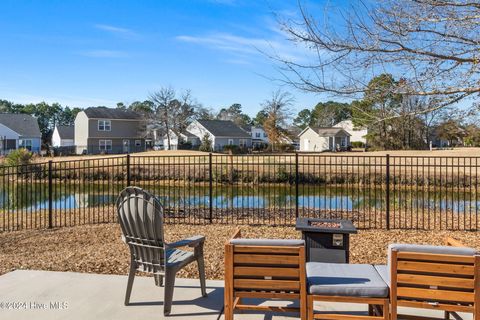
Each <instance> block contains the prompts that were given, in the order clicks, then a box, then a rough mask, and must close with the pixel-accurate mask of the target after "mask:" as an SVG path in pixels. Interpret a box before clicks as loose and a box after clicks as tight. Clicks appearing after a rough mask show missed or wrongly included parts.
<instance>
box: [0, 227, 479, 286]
mask: <svg viewBox="0 0 480 320" xmlns="http://www.w3.org/2000/svg"><path fill="white" fill-rule="evenodd" d="M235 228H236V226H233V225H218V224H215V225H181V224H178V225H167V226H166V228H165V231H166V238H167V241H170V242H172V241H176V240H179V239H182V238H185V237H188V236H192V235H196V234H203V235H206V238H207V240H206V247H205V260H206V273H207V278H208V279H222V277H223V249H224V248H223V246H224V244H225V241H226V240H227V239H228V238H229V236H230V235H231V234H232V233H233V231H234V230H235ZM241 230H242V234H243V236H245V237H265V238H290V239H291V238H299V237H300V233H299V232H297V231H296V230H295V228H294V227H267V226H241ZM447 236H452V237H454V238H456V239H458V240H460V241H462V242H463V243H465V244H466V245H469V246H472V247H476V248H477V249H480V232H461V231H455V232H453V231H406V230H391V231H386V230H364V231H359V233H358V234H356V235H352V239H351V243H350V246H351V256H350V260H351V262H352V263H371V264H378V263H386V248H387V246H388V244H390V243H394V242H402V243H417V244H434V245H440V244H443V243H444V239H445V237H447ZM0 261H2V263H1V264H0V274H4V273H7V272H9V271H13V270H15V269H37V270H52V271H74V272H87V273H103V274H127V272H128V267H129V253H128V248H127V246H126V245H125V244H124V243H123V242H122V241H121V240H120V228H119V226H118V224H114V223H110V224H101V225H85V226H77V227H64V228H58V229H52V230H45V229H44V230H27V231H16V232H3V233H0ZM179 276H180V277H190V278H197V277H198V275H197V272H196V265H194V264H192V265H190V266H189V267H187V268H186V269H185V270H182V271H181V273H180V274H179Z"/></svg>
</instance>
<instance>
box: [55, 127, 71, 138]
mask: <svg viewBox="0 0 480 320" xmlns="http://www.w3.org/2000/svg"><path fill="white" fill-rule="evenodd" d="M74 130H75V127H74V126H57V131H58V135H59V136H60V138H61V139H73V138H74V136H75V134H74V133H75V131H74Z"/></svg>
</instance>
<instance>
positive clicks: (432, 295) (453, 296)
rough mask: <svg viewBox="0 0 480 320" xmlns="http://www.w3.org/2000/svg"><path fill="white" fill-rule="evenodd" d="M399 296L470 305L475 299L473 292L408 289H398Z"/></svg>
mask: <svg viewBox="0 0 480 320" xmlns="http://www.w3.org/2000/svg"><path fill="white" fill-rule="evenodd" d="M397 295H398V297H403V298H415V299H426V300H442V301H456V302H470V303H471V302H473V299H474V295H473V293H471V292H459V291H450V290H432V289H417V288H406V287H399V288H397Z"/></svg>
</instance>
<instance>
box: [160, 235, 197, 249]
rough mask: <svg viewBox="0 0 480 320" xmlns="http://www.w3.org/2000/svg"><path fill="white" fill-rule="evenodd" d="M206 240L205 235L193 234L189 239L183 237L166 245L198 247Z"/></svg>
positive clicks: (170, 246) (168, 246)
mask: <svg viewBox="0 0 480 320" xmlns="http://www.w3.org/2000/svg"><path fill="white" fill-rule="evenodd" d="M204 242H205V236H193V237H190V238H187V239H183V240H180V241H176V242H172V243H166V244H165V246H166V247H167V248H180V247H187V246H188V247H191V248H193V247H198V246H199V245H203V243H204Z"/></svg>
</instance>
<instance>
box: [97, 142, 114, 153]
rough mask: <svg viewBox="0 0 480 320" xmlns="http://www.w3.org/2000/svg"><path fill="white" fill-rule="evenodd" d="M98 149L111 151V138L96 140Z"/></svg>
mask: <svg viewBox="0 0 480 320" xmlns="http://www.w3.org/2000/svg"><path fill="white" fill-rule="evenodd" d="M98 148H99V149H100V151H112V140H98Z"/></svg>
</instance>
